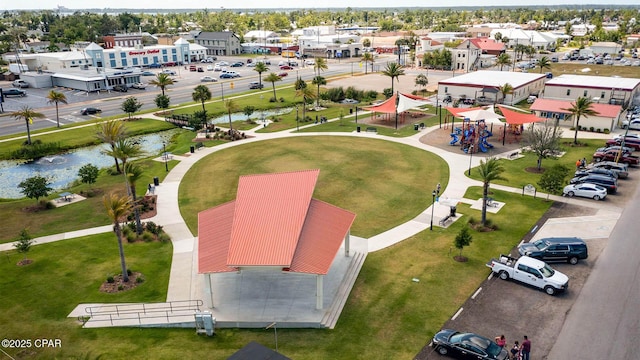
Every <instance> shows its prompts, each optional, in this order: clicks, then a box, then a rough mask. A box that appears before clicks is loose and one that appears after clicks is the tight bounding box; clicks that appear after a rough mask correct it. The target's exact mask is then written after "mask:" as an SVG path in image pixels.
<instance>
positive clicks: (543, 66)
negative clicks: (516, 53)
mask: <svg viewBox="0 0 640 360" xmlns="http://www.w3.org/2000/svg"><path fill="white" fill-rule="evenodd" d="M538 67H539V68H540V74H542V71H543V70H549V69H551V59H549V58H548V57H546V56H543V57H541V58H540V59H539V60H538Z"/></svg>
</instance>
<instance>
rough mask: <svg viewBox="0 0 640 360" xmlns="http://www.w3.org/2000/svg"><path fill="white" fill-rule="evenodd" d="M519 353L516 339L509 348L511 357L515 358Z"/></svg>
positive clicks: (514, 359)
mask: <svg viewBox="0 0 640 360" xmlns="http://www.w3.org/2000/svg"><path fill="white" fill-rule="evenodd" d="M519 353H520V343H519V342H518V340H516V341H515V342H514V343H513V347H512V348H511V359H512V360H516V359H517V358H518V354H519Z"/></svg>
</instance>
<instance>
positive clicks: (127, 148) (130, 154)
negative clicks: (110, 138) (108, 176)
mask: <svg viewBox="0 0 640 360" xmlns="http://www.w3.org/2000/svg"><path fill="white" fill-rule="evenodd" d="M105 154H107V155H110V156H115V157H116V158H118V159H119V160H120V162H121V163H122V168H123V169H125V166H126V165H127V161H129V159H131V158H135V157H138V156H140V155H142V149H141V148H140V144H138V143H137V142H135V141H134V140H133V139H131V138H121V139H118V140H116V142H115V144H114V148H113V150H110V151H109V150H108V151H105Z"/></svg>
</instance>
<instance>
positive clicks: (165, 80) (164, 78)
mask: <svg viewBox="0 0 640 360" xmlns="http://www.w3.org/2000/svg"><path fill="white" fill-rule="evenodd" d="M173 83H174V81H173V79H172V78H171V77H170V76H169V74H165V73H159V74H158V75H156V78H155V79H153V80H151V81H149V84H151V85H155V86H157V87H159V88H160V90H161V91H162V95H163V96H164V89H166V88H167V86H169V85H173Z"/></svg>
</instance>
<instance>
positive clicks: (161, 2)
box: [0, 0, 640, 12]
mask: <svg viewBox="0 0 640 360" xmlns="http://www.w3.org/2000/svg"><path fill="white" fill-rule="evenodd" d="M105 3H106V4H109V6H106V7H105V6H96V5H93V6H89V7H88V6H87V3H86V1H84V0H67V1H59V0H40V1H35V0H27V1H25V2H22V3H21V5H23V6H22V7H20V8H11V9H9V8H8V6H2V7H0V10H2V11H42V10H56V9H58V6H60V7H63V8H66V9H69V10H70V11H76V10H93V11H108V10H110V11H123V10H124V11H126V10H132V11H138V10H163V11H170V10H176V11H194V12H195V11H202V10H204V9H207V10H210V11H213V10H218V9H220V10H255V11H268V10H297V9H309V10H322V11H325V10H329V11H334V10H342V9H346V8H351V9H353V10H360V9H405V8H413V9H420V8H422V9H450V8H452V9H464V8H469V9H483V8H495V7H512V8H528V7H534V8H540V7H550V8H563V7H582V8H585V9H590V8H594V7H606V8H615V7H616V6H624V7H633V8H639V7H640V5H638V2H637V0H590V1H589V2H588V3H587V4H585V3H583V2H581V1H580V0H566V1H564V2H561V3H558V2H556V1H553V0H542V1H530V2H529V3H525V4H523V2H522V1H518V0H497V1H495V2H492V3H491V4H487V5H485V6H481V5H478V4H477V1H474V0H461V1H459V2H458V3H457V4H456V5H455V6H442V5H436V4H434V5H430V4H424V3H423V2H422V1H419V0H402V1H400V2H398V3H397V5H396V6H385V5H376V4H377V3H378V1H374V2H372V1H368V0H353V1H352V2H350V6H348V7H347V6H344V3H343V2H342V1H339V0H326V1H324V2H322V5H319V3H318V2H316V1H309V0H302V1H298V2H297V3H299V4H300V5H299V6H295V7H283V6H272V5H266V6H265V5H263V4H258V5H256V2H255V1H253V0H238V1H235V2H234V5H235V6H234V7H224V6H220V7H215V8H213V7H211V8H210V7H206V6H204V7H192V6H184V7H179V6H178V7H176V4H175V2H174V1H168V0H140V1H138V2H137V4H138V6H137V7H131V6H130V5H131V4H130V2H129V1H126V0H112V1H108V2H105ZM379 3H380V4H384V3H383V2H382V1H379ZM93 4H95V3H93ZM165 4H166V5H165ZM6 5H9V2H7V3H6ZM11 5H15V4H11Z"/></svg>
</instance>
